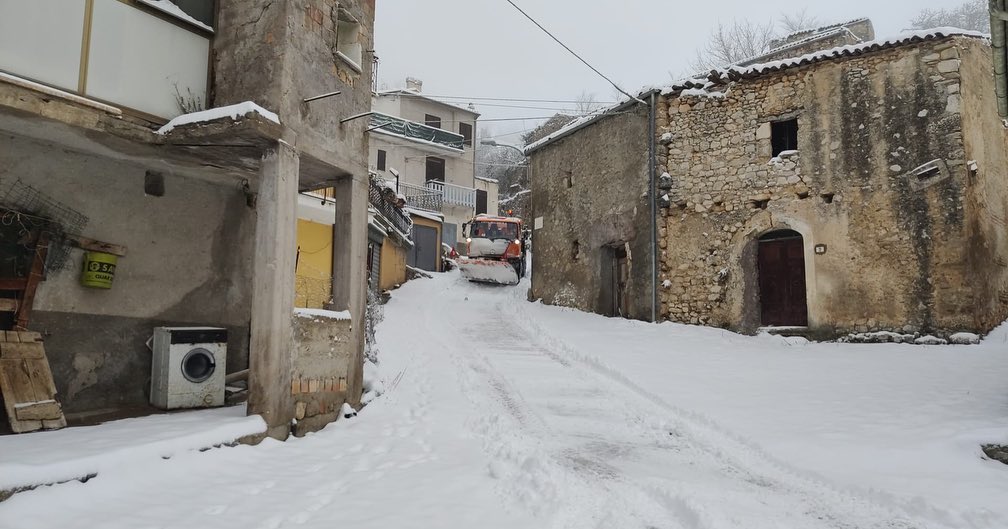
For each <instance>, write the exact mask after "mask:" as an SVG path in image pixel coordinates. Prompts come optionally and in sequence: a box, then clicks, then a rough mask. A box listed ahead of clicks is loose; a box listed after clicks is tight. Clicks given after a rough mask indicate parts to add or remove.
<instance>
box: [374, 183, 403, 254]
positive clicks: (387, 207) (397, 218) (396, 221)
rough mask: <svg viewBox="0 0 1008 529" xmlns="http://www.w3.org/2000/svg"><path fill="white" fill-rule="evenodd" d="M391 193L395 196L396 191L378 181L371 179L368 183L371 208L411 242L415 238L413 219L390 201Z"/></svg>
mask: <svg viewBox="0 0 1008 529" xmlns="http://www.w3.org/2000/svg"><path fill="white" fill-rule="evenodd" d="M389 192H392V194H393V196H394V194H395V192H394V191H392V190H391V189H388V188H387V187H385V186H384V185H382V183H381V182H379V181H377V180H376V179H374V178H371V179H370V181H369V182H368V201H369V202H370V203H371V206H372V207H373V208H375V209H376V210H377V211H378V213H379V214H380V215H381V216H382V217H384V218H385V219H386V220H387V221H388V222H389V223H391V224H392V226H393V227H395V229H396V230H398V231H399V233H401V234H402V235H403V236H405V237H406V239H407V240H409V238H410V237H412V236H413V219H411V218H410V216H409V215H407V214H406V212H405V211H403V210H402V209H400V208H398V207H396V205H395V204H394V203H393V202H391V201H389V200H388V196H387V195H388V193H389Z"/></svg>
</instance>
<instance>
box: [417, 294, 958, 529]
mask: <svg viewBox="0 0 1008 529" xmlns="http://www.w3.org/2000/svg"><path fill="white" fill-rule="evenodd" d="M432 286H433V285H432ZM452 286H453V288H452V289H451V290H447V291H445V292H443V293H441V295H439V296H434V295H432V296H431V297H430V298H429V299H433V300H434V301H433V303H432V304H431V306H430V307H429V308H428V310H427V311H426V312H425V313H424V314H425V316H426V317H425V319H424V321H423V327H424V328H426V329H429V330H430V331H431V332H432V334H434V335H437V336H441V337H445V336H452V337H454V339H452V340H442V343H441V346H442V348H443V350H444V351H445V352H446V353H447V354H450V355H452V356H453V357H454V359H453V363H456V364H457V365H459V366H460V367H461V373H460V377H461V385H462V388H463V390H464V392H465V394H466V396H467V397H468V398H469V399H470V400H471V402H473V403H475V405H476V407H477V409H480V410H481V412H480V413H481V415H482V418H481V419H478V420H476V421H475V425H474V426H475V428H474V429H475V430H476V431H478V432H480V433H481V434H482V436H483V440H484V443H485V446H486V447H487V449H488V452H489V454H490V455H491V457H492V458H493V461H492V463H491V472H492V473H493V475H494V476H495V477H497V478H498V479H499V480H500V481H501V488H502V489H503V490H504V491H505V494H506V495H510V496H513V497H516V498H518V499H519V500H520V501H522V502H523V503H524V504H526V505H527V506H528V507H529V508H530V509H531V511H532V512H533V513H534V514H535V515H536V516H537V517H539V518H540V519H543V520H548V521H549V522H548V523H545V524H544V525H545V526H549V527H570V528H575V527H683V528H690V529H692V528H727V527H739V528H752V529H755V528H763V527H767V528H770V527H795V528H798V527H801V528H852V527H859V528H875V527H877V528H883V527H885V528H895V527H907V528H909V527H943V526H944V525H942V524H941V523H939V522H937V521H936V520H931V521H925V520H923V519H918V518H917V517H916V516H915V515H914V514H913V513H909V512H906V511H902V510H900V509H899V508H897V507H896V506H894V505H886V504H883V503H880V502H877V501H871V500H869V499H867V498H865V497H860V496H858V495H856V494H854V493H850V492H844V491H841V490H839V489H837V488H835V487H833V486H831V485H829V484H827V483H826V482H824V481H822V480H819V479H815V478H812V477H808V476H807V475H806V474H803V473H801V472H798V471H796V470H794V469H790V468H788V467H786V466H785V465H783V464H782V463H780V462H779V461H776V460H774V459H773V458H771V457H770V456H768V455H766V454H765V453H763V452H762V451H761V450H760V449H758V448H755V447H753V446H752V445H751V444H749V443H747V442H745V441H742V440H739V439H738V438H737V437H736V436H734V435H732V434H730V433H727V432H725V431H723V429H721V428H720V427H718V426H716V425H714V424H712V423H711V422H710V421H707V420H704V419H701V418H695V417H691V416H690V415H689V414H684V413H683V412H682V411H681V410H677V409H676V408H675V407H673V406H670V405H669V404H667V403H665V402H663V401H662V399H660V398H659V397H657V396H656V395H654V394H652V393H649V392H648V391H647V390H645V389H643V388H641V387H639V386H637V385H635V384H634V383H633V382H631V381H630V380H628V379H627V378H626V377H624V376H621V374H620V373H619V372H618V371H613V370H610V369H605V368H601V367H600V366H598V365H595V364H593V363H592V362H585V361H584V360H583V357H581V356H580V355H578V354H577V353H576V352H575V351H573V350H571V349H570V348H569V347H567V346H566V345H565V344H564V343H562V342H561V341H558V340H556V339H551V337H550V336H549V333H548V331H547V330H546V329H544V328H542V327H541V326H537V325H535V322H534V321H530V320H529V319H528V318H527V317H526V318H523V317H521V314H522V312H523V307H522V305H523V304H522V302H521V300H520V297H519V296H518V295H516V294H520V292H516V291H514V290H507V289H499V288H493V287H483V286H478V285H466V284H461V285H452Z"/></svg>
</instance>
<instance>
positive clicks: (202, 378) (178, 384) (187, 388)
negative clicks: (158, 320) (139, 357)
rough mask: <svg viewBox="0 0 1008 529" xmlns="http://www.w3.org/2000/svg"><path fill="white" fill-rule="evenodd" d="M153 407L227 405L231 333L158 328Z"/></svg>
mask: <svg viewBox="0 0 1008 529" xmlns="http://www.w3.org/2000/svg"><path fill="white" fill-rule="evenodd" d="M153 341H154V343H153V346H152V351H153V356H154V358H153V362H152V364H151V392H150V400H151V404H153V405H154V406H156V407H158V408H162V409H165V410H173V409H178V408H204V407H210V406H222V405H224V375H225V373H226V371H227V329H221V328H217V327H155V328H154V338H153Z"/></svg>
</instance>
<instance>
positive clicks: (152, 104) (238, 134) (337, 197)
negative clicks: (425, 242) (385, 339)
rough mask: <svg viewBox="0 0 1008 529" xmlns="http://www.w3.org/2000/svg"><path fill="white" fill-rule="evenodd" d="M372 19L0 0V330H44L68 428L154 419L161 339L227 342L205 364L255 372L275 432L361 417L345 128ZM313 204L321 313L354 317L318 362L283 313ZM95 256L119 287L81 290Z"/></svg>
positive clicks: (347, 9)
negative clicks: (112, 261)
mask: <svg viewBox="0 0 1008 529" xmlns="http://www.w3.org/2000/svg"><path fill="white" fill-rule="evenodd" d="M374 7H375V6H374V0H346V1H344V0H340V1H336V0H282V1H276V0H273V1H269V0H242V1H239V0H216V1H215V0H48V1H46V2H23V1H20V0H0V136H2V140H0V215H3V217H4V218H10V219H14V220H15V221H16V222H13V223H8V226H16V228H13V227H12V228H11V229H7V230H2V229H0V262H2V263H5V264H4V265H2V266H0V268H2V270H0V298H2V300H0V327H2V328H3V329H5V330H11V329H19V330H30V331H36V332H38V333H40V335H41V336H42V337H43V339H44V342H45V351H46V354H47V357H48V362H49V364H50V365H51V368H52V374H53V382H54V385H55V390H56V393H57V394H58V398H59V402H60V403H61V404H62V409H63V411H64V412H66V413H67V414H68V416H71V417H73V416H78V417H82V418H91V419H92V420H93V419H94V418H95V417H100V416H101V414H103V413H105V412H106V411H111V412H114V413H118V414H122V413H130V414H141V413H145V412H146V411H147V410H148V409H149V405H148V396H147V394H146V393H147V388H148V387H149V378H150V376H151V354H150V351H149V350H148V349H147V347H146V346H145V345H144V344H145V342H146V341H147V339H148V338H150V336H151V333H152V330H153V328H154V327H155V326H213V327H224V328H226V329H227V330H228V349H227V361H226V364H227V365H226V366H223V365H220V366H216V368H218V369H225V368H226V369H227V371H229V372H233V371H239V370H242V369H245V368H246V367H248V368H250V372H249V408H248V409H249V413H255V414H260V415H262V416H263V418H264V419H265V420H266V422H267V425H268V426H269V432H268V433H269V435H271V436H274V437H278V438H284V437H286V436H287V435H289V434H290V433H291V424H292V423H293V422H296V423H297V425H298V426H297V427H298V429H299V430H296V431H294V433H300V432H303V431H305V430H310V429H314V428H317V427H320V426H321V425H323V424H325V423H326V422H328V421H330V420H333V419H335V417H336V414H337V411H338V409H339V407H340V406H341V405H342V403H343V402H350V403H351V404H355V403H356V402H358V401H359V397H360V389H361V382H362V380H361V374H362V371H361V370H362V352H363V344H364V335H363V327H364V326H363V325H356V324H353V323H356V322H359V321H362V319H363V317H364V311H365V297H366V280H365V273H366V255H367V218H368V216H367V211H368V191H369V178H368V170H367V165H368V162H367V156H368V147H367V145H368V144H367V142H368V135H367V134H366V133H365V130H366V128H367V121H368V120H367V119H356V120H354V119H350V118H352V117H353V116H355V115H360V114H363V113H366V112H367V111H368V110H369V108H370V105H371V75H372V70H371V67H370V66H371V63H372V60H373V57H372V54H371V52H370V51H369V50H371V49H372V47H373V46H372V41H373V39H372V33H373V20H374ZM321 65H324V67H322V66H321ZM326 188H329V189H331V190H332V195H331V200H332V202H333V203H334V207H333V208H332V214H333V216H334V218H332V219H330V221H329V225H331V226H332V236H331V244H330V247H329V249H328V250H324V252H325V253H326V254H327V255H326V256H325V259H324V260H326V261H331V267H332V269H333V270H334V273H332V274H331V283H330V284H329V285H326V287H327V288H325V290H326V291H327V292H325V294H324V295H327V296H328V299H327V300H326V301H327V302H326V304H325V305H326V306H327V307H328V308H330V309H333V310H334V311H339V312H342V311H346V313H348V314H349V317H350V319H344V320H339V321H335V320H334V321H333V322H332V326H333V327H332V333H331V334H332V335H334V336H337V337H338V341H339V343H340V347H339V348H338V349H339V351H338V353H339V354H337V355H336V356H335V357H334V358H329V359H328V360H325V361H322V360H320V359H315V358H312V357H311V355H310V354H309V353H308V352H306V351H307V350H302V349H303V348H301V347H300V343H301V342H299V341H298V340H301V339H302V337H303V336H306V335H307V334H306V333H303V332H300V330H303V325H305V324H303V323H299V322H298V321H296V320H297V318H294V317H292V308H293V307H294V304H295V278H296V273H295V270H296V267H297V265H298V261H299V255H298V252H297V232H298V223H297V218H298V196H299V193H302V192H311V191H315V190H319V189H326ZM99 251H101V253H111V254H113V255H114V256H115V257H117V258H118V263H117V265H116V267H115V268H112V270H113V271H114V276H110V277H106V279H107V280H108V281H107V284H106V285H105V286H107V287H110V288H94V287H93V285H92V286H88V285H85V284H82V281H81V277H82V273H83V272H84V271H85V270H84V263H85V262H86V260H87V259H90V258H91V256H89V255H88V256H86V254H85V252H99ZM87 262H91V261H87ZM7 309H11V310H7ZM355 320H356V321H355ZM299 326H301V327H299ZM292 336H294V337H295V344H294V345H295V347H294V348H293V352H292V348H291V343H290V341H291V337H292ZM294 419H297V421H294ZM0 422H6V421H0Z"/></svg>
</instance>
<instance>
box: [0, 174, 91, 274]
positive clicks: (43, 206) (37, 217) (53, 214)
mask: <svg viewBox="0 0 1008 529" xmlns="http://www.w3.org/2000/svg"><path fill="white" fill-rule="evenodd" d="M0 221H2V222H3V223H4V224H6V225H10V224H13V223H15V222H17V223H21V225H22V227H23V228H24V229H25V231H29V228H43V229H47V230H48V231H49V232H50V233H51V234H52V242H51V243H50V246H49V257H48V259H47V260H46V270H62V269H63V268H64V267H65V266H66V262H67V258H68V257H69V255H70V245H69V243H68V241H67V238H66V236H67V235H76V236H79V235H81V233H82V232H83V231H84V227H85V226H87V223H88V218H87V217H85V216H84V215H83V214H81V213H80V212H78V211H76V210H74V209H71V208H70V207H68V206H66V205H64V204H61V203H60V202H58V201H56V200H54V199H52V198H50V197H48V196H46V195H44V194H42V193H41V192H40V191H39V190H38V189H35V188H34V187H32V186H30V185H28V184H25V183H24V182H22V181H21V180H20V179H15V180H8V181H4V182H0Z"/></svg>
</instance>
